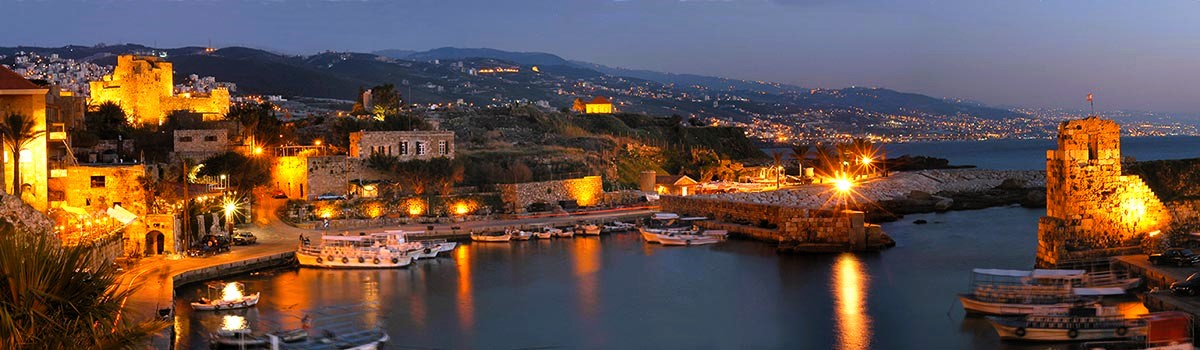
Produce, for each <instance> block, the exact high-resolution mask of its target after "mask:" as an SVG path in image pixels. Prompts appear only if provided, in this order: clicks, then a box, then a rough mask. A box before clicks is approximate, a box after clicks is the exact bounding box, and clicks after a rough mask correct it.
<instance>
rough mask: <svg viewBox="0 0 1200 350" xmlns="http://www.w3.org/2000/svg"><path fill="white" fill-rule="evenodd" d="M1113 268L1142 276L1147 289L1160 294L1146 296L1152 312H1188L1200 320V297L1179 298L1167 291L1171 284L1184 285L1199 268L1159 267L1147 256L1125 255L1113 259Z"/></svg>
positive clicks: (1147, 305)
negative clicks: (1184, 281)
mask: <svg viewBox="0 0 1200 350" xmlns="http://www.w3.org/2000/svg"><path fill="white" fill-rule="evenodd" d="M1113 265H1114V267H1115V268H1118V269H1125V270H1128V271H1130V272H1133V273H1137V274H1139V275H1141V276H1142V278H1143V280H1144V281H1145V283H1146V287H1147V288H1157V289H1158V290H1155V291H1151V292H1148V293H1146V294H1144V295H1143V298H1142V304H1144V305H1145V306H1146V309H1148V310H1150V311H1176V310H1178V311H1184V312H1187V313H1190V314H1192V317H1200V297H1195V296H1183V295H1175V294H1174V293H1171V291H1170V290H1167V288H1168V287H1170V285H1171V283H1173V282H1175V281H1181V280H1184V279H1186V278H1187V276H1189V275H1191V274H1192V273H1195V272H1197V271H1200V267H1195V266H1183V267H1177V266H1157V265H1154V264H1151V263H1150V259H1149V257H1148V256H1147V255H1145V254H1138V255H1122V256H1119V257H1116V258H1114V259H1113Z"/></svg>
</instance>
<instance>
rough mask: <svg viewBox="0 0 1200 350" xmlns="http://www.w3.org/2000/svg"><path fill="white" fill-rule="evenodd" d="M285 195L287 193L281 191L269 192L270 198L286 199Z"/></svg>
mask: <svg viewBox="0 0 1200 350" xmlns="http://www.w3.org/2000/svg"><path fill="white" fill-rule="evenodd" d="M287 197H288V196H287V193H283V191H275V193H272V194H271V198H275V199H287Z"/></svg>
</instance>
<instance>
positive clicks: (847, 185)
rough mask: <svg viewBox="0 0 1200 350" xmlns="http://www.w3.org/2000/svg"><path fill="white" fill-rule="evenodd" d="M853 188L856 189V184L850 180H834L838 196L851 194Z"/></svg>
mask: <svg viewBox="0 0 1200 350" xmlns="http://www.w3.org/2000/svg"><path fill="white" fill-rule="evenodd" d="M853 187H854V183H853V182H850V180H849V179H846V178H838V179H835V180H833V188H834V189H836V190H837V191H838V194H840V195H845V194H846V193H849V192H850V189H851V188H853Z"/></svg>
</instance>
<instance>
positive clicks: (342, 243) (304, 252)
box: [296, 235, 420, 268]
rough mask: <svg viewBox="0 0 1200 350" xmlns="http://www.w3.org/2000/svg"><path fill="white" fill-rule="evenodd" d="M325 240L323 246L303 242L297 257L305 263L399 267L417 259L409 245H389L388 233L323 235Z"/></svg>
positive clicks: (337, 266) (338, 265)
mask: <svg viewBox="0 0 1200 350" xmlns="http://www.w3.org/2000/svg"><path fill="white" fill-rule="evenodd" d="M321 241H322V242H321V244H319V245H307V244H301V245H300V247H299V249H297V250H296V260H298V261H299V262H300V265H301V266H311V267H328V268H395V267H404V266H408V265H409V264H411V263H412V261H413V259H414V255H412V254H409V251H410V250H411V249H407V248H408V247H409V246H406V245H388V241H387V238H386V235H370V236H367V235H360V236H322V237H321ZM416 244H417V247H419V246H420V243H416Z"/></svg>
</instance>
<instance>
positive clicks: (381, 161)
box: [367, 152, 400, 172]
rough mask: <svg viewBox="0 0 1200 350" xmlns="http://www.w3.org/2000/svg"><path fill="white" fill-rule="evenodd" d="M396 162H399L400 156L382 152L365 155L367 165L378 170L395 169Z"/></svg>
mask: <svg viewBox="0 0 1200 350" xmlns="http://www.w3.org/2000/svg"><path fill="white" fill-rule="evenodd" d="M398 164H400V158H398V157H396V156H389V155H387V154H383V153H378V152H377V153H371V155H370V156H368V157H367V167H369V168H371V169H375V170H379V171H385V172H390V171H396V165H398Z"/></svg>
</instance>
